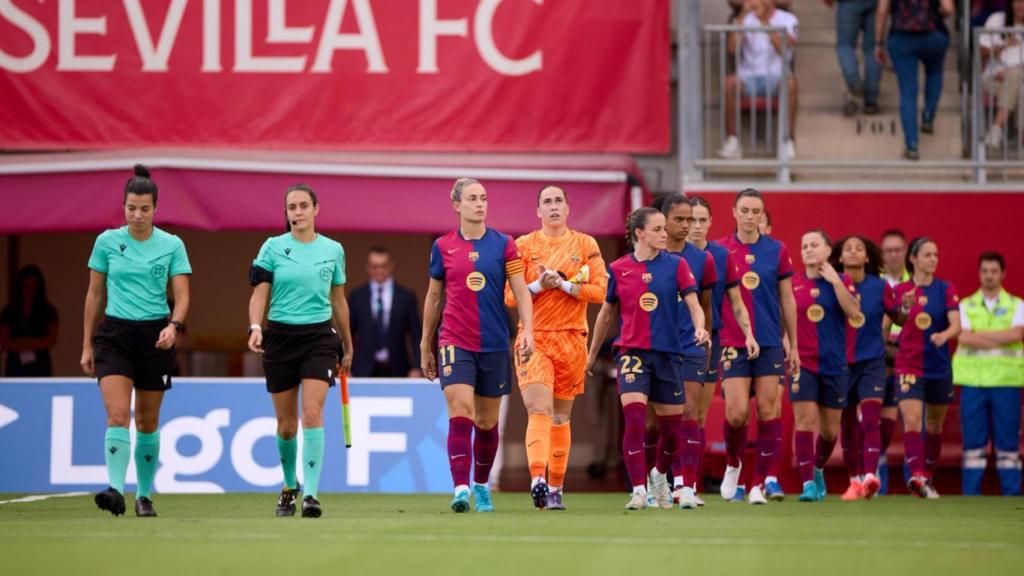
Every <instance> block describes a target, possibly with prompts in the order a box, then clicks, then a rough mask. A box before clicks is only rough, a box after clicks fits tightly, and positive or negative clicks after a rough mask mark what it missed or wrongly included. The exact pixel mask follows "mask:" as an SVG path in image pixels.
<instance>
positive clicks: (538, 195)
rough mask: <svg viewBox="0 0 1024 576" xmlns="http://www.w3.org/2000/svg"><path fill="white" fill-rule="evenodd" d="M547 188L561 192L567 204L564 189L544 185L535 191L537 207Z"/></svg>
mask: <svg viewBox="0 0 1024 576" xmlns="http://www.w3.org/2000/svg"><path fill="white" fill-rule="evenodd" d="M548 188H554V189H555V190H558V191H559V192H561V193H562V197H563V198H565V203H566V204H568V203H569V193H568V192H566V191H565V188H562V187H561V186H555V185H554V184H545V185H543V186H541V187H540V190H537V206H540V195H541V194H543V193H544V191H545V190H547V189H548ZM460 193H461V190H460Z"/></svg>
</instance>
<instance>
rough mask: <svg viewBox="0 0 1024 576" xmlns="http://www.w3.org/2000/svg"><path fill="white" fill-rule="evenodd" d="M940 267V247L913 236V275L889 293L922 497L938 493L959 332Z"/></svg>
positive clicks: (910, 457)
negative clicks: (937, 472) (898, 327)
mask: <svg viewBox="0 0 1024 576" xmlns="http://www.w3.org/2000/svg"><path fill="white" fill-rule="evenodd" d="M938 267H939V247H938V245H936V244H935V242H934V241H933V240H931V239H929V238H927V237H920V238H916V239H914V241H913V242H911V243H910V249H909V250H908V251H907V270H908V271H909V272H910V274H911V279H910V281H908V282H904V283H902V284H900V285H899V286H897V287H896V289H895V290H894V291H893V292H890V300H889V302H888V303H887V306H888V308H889V309H890V311H895V313H896V319H895V322H896V323H897V324H900V325H901V326H902V327H903V330H902V331H901V332H900V350H899V353H898V354H897V355H896V382H897V385H898V386H899V389H898V390H897V394H898V396H897V397H898V399H899V403H900V414H902V416H903V447H904V452H905V458H906V463H907V467H908V468H910V474H911V478H910V481H909V482H908V484H907V485H908V487H909V488H910V491H911V492H912V493H914V494H916V495H917V496H919V497H921V498H938V497H939V493H938V492H937V491H936V490H935V487H934V486H933V485H932V481H931V478H932V474H934V472H935V466H936V464H938V461H939V456H940V455H941V454H942V424H943V422H944V421H945V420H946V410H947V408H948V407H949V404H950V402H952V401H953V397H954V392H953V370H952V363H951V359H950V351H949V341H950V340H952V339H954V338H956V337H957V336H958V335H959V334H960V308H959V306H960V298H959V297H958V296H957V293H956V288H954V287H953V285H952V284H950V283H949V282H946V281H945V280H941V279H939V278H936V277H935V270H936V269H937V268H938ZM925 405H927V410H925ZM922 419H923V420H924V430H925V434H924V437H923V438H922V434H921V423H922Z"/></svg>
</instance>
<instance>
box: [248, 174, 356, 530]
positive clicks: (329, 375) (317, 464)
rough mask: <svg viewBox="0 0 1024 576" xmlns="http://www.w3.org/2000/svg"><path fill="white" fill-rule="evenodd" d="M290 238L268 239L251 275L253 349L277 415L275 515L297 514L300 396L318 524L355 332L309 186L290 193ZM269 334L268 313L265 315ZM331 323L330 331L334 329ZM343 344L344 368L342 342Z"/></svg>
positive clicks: (308, 500) (336, 253)
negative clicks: (328, 407)
mask: <svg viewBox="0 0 1024 576" xmlns="http://www.w3.org/2000/svg"><path fill="white" fill-rule="evenodd" d="M284 204H285V210H284V213H285V228H286V230H287V232H285V233H284V234H281V235H280V236H273V237H271V238H268V239H267V240H266V242H264V243H263V246H262V247H261V248H260V251H259V255H258V256H256V260H254V261H253V263H252V266H251V267H250V269H249V283H250V284H251V285H252V286H253V290H252V297H251V298H250V299H249V350H252V351H253V352H255V353H257V354H262V355H263V371H264V373H265V375H266V378H267V392H270V395H271V398H272V399H273V401H274V413H275V414H276V416H277V451H278V454H279V455H280V457H281V467H282V468H283V470H284V487H283V488H282V489H281V495H280V497H279V498H278V501H277V515H278V516H294V515H295V500H296V497H297V496H298V492H299V485H298V481H297V480H296V471H295V463H296V460H297V457H298V440H297V439H296V434H297V433H298V418H297V416H296V414H297V412H298V407H299V395H300V393H301V396H302V441H303V444H302V462H303V465H302V469H303V470H304V471H305V482H306V485H305V488H304V490H303V494H304V497H303V499H302V517H303V518H319V517H320V515H321V513H322V511H321V509H320V501H319V499H318V496H319V491H318V490H319V486H320V473H321V471H322V470H323V459H324V419H323V408H324V400H325V399H326V397H327V389H328V388H329V387H330V386H333V385H334V378H335V377H336V376H338V371H339V370H341V371H342V372H348V369H349V368H350V367H351V365H352V333H351V331H350V330H349V314H348V301H347V300H346V299H345V250H344V249H343V248H342V247H341V244H339V243H337V242H335V241H334V240H331V239H330V238H328V237H326V236H324V235H322V234H318V233H317V231H316V217H317V215H318V214H319V213H320V205H319V203H318V202H317V198H316V192H314V191H313V189H312V188H311V187H309V186H307V185H305V184H297V185H295V186H292V187H291V188H289V189H288V191H287V192H285V197H284ZM268 299H269V300H270V311H269V313H267V329H266V331H264V330H263V327H262V322H263V314H264V312H266V311H267V300H268ZM332 320H333V327H332ZM339 334H340V342H341V344H343V346H344V348H343V350H344V355H343V356H342V357H341V359H340V362H339V358H338V344H339Z"/></svg>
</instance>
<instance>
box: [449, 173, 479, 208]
mask: <svg viewBox="0 0 1024 576" xmlns="http://www.w3.org/2000/svg"><path fill="white" fill-rule="evenodd" d="M473 184H480V181H479V180H477V179H476V178H459V179H458V180H456V181H455V183H454V184H452V193H451V199H452V202H461V201H462V191H463V190H465V189H466V188H469V187H470V186H472V185H473ZM481 186H482V184H481Z"/></svg>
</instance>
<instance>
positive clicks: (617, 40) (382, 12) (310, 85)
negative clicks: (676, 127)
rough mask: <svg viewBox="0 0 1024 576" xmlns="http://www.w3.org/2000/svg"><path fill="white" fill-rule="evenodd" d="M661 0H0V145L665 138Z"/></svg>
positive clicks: (556, 144) (534, 143)
mask: <svg viewBox="0 0 1024 576" xmlns="http://www.w3.org/2000/svg"><path fill="white" fill-rule="evenodd" d="M669 51H670V48H669V31H668V0H632V1H630V2H624V1H622V0H418V1H417V0H301V1H300V0H292V1H291V2H288V1H287V0H202V1H198V0H192V1H191V2H190V1H189V0H161V1H149V0H147V1H145V2H143V1H142V0H123V1H122V2H104V1H100V0H77V1H76V0H60V1H59V2H57V1H55V2H39V1H37V0H7V1H0V147H3V148H8V149H68V148H76V149H78V148H118V147H135V146H140V145H147V146H151V145H162V146H215V147H231V148H239V147H242V148H264V149H266V148H289V149H347V150H439V151H442V150H443V151H574V152H578V151H622V152H635V153H663V152H666V151H668V150H669V80H670V79H669V74H670V70H669V68H670V66H669Z"/></svg>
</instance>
